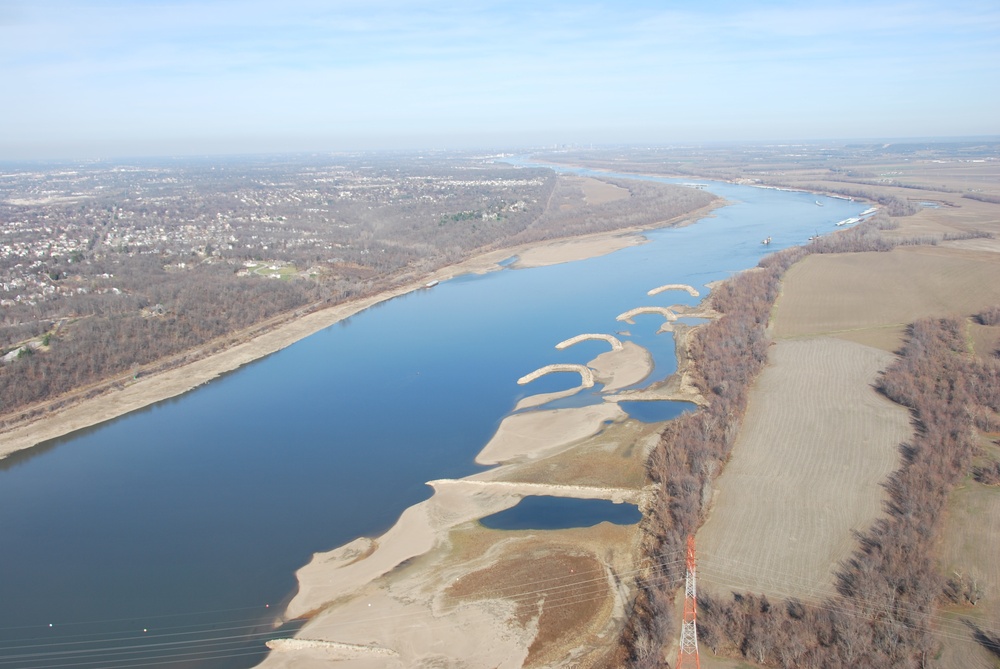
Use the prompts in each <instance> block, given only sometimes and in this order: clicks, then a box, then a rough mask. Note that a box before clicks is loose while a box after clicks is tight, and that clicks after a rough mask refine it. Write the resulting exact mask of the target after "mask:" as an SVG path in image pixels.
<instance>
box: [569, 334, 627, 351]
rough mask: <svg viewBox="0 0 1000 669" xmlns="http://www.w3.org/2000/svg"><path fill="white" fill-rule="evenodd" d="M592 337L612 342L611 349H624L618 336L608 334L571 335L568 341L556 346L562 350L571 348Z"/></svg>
mask: <svg viewBox="0 0 1000 669" xmlns="http://www.w3.org/2000/svg"><path fill="white" fill-rule="evenodd" d="M590 339H603V340H604V341H606V342H608V343H609V344H611V350H612V351H620V350H622V343H621V340H619V339H618V338H617V337H612V336H611V335H607V334H581V335H577V336H575V337H570V338H569V339H567V340H566V341H561V342H559V343H558V344H556V348H557V349H559V350H560V351H561V350H563V349H564V348H569V347H570V346H572V345H573V344H579V343H580V342H582V341H587V340H590Z"/></svg>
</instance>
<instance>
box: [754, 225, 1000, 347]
mask: <svg viewBox="0 0 1000 669" xmlns="http://www.w3.org/2000/svg"><path fill="white" fill-rule="evenodd" d="M998 209H1000V207H998ZM997 303H1000V254H998V253H990V252H986V251H966V250H962V249H955V248H946V247H940V246H911V247H902V248H898V249H896V250H894V251H891V252H889V253H855V254H833V255H812V256H809V257H807V258H806V259H805V260H803V261H802V262H800V263H798V264H797V265H795V266H793V267H792V268H791V269H790V270H789V271H788V274H787V275H786V276H785V281H784V283H783V288H782V293H781V296H780V297H779V298H778V305H777V308H778V313H779V314H780V318H778V319H777V320H776V321H775V322H774V326H773V334H774V336H775V337H778V338H788V337H801V336H812V335H819V334H829V335H833V336H836V337H839V338H841V339H848V340H852V341H858V342H861V343H865V344H868V345H871V346H876V347H878V348H882V349H884V350H889V351H892V350H895V349H896V348H898V346H899V344H900V343H901V340H900V339H899V337H900V335H901V334H902V333H903V331H904V328H905V325H906V324H907V323H911V322H913V321H915V320H917V319H919V318H925V317H932V316H967V315H971V314H974V313H976V312H978V311H980V310H981V309H983V308H984V307H987V306H990V305H994V304H997Z"/></svg>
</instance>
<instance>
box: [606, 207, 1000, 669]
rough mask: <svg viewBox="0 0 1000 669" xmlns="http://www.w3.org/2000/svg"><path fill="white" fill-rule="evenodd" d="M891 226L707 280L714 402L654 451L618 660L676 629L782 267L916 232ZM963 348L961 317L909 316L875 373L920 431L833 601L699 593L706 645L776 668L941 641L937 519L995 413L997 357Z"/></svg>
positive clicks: (697, 376)
mask: <svg viewBox="0 0 1000 669" xmlns="http://www.w3.org/2000/svg"><path fill="white" fill-rule="evenodd" d="M891 227H893V226H892V222H891V220H890V219H888V218H887V217H885V216H884V215H883V214H880V215H878V216H876V217H873V218H872V219H869V220H868V221H866V222H864V223H862V224H860V225H858V226H855V227H854V228H852V229H848V230H844V231H840V232H838V233H837V234H835V235H831V236H829V237H823V238H820V239H817V240H815V241H814V242H813V243H811V244H809V245H808V246H805V247H797V248H792V249H786V250H784V251H781V252H779V253H776V254H773V255H771V256H768V257H766V258H764V259H763V260H762V261H761V263H760V265H759V266H758V267H757V268H755V269H753V270H749V271H746V272H743V273H741V274H739V275H737V276H735V277H733V278H732V279H730V280H728V281H726V282H724V283H723V284H721V285H720V286H719V287H717V288H716V289H715V290H713V292H712V294H711V296H710V298H709V300H710V306H711V307H712V308H713V309H714V310H715V311H717V312H719V313H720V314H721V316H720V317H719V318H718V319H716V320H714V321H713V322H711V323H709V324H707V325H705V326H703V327H701V328H699V329H698V330H696V331H695V332H694V333H693V336H692V337H691V343H690V352H691V358H692V360H694V361H695V363H694V365H693V366H692V369H691V375H692V380H693V382H694V383H695V385H696V386H697V387H698V389H699V391H700V392H701V393H702V395H703V396H704V397H705V398H706V399H707V400H708V402H707V405H706V406H704V407H702V408H701V409H700V410H699V411H697V412H694V413H692V414H687V415H685V416H683V417H681V418H678V419H675V420H674V421H671V422H670V423H669V424H668V425H667V427H666V428H665V429H664V431H663V433H662V435H661V438H660V441H659V443H658V445H657V446H656V448H655V449H654V450H653V452H652V454H651V456H650V458H649V460H648V463H647V472H648V475H649V477H650V479H651V480H652V481H653V482H654V484H655V490H656V496H655V499H654V502H653V503H652V504H651V508H650V510H649V512H648V513H647V514H646V516H645V517H644V519H643V521H642V525H641V530H642V537H643V538H642V542H643V543H642V551H643V555H644V556H645V561H644V564H643V567H642V571H641V573H640V575H639V577H638V578H637V579H636V590H637V594H636V598H635V601H634V603H633V607H632V610H631V612H630V615H629V617H628V619H627V621H626V624H625V627H624V631H623V633H622V636H621V639H620V644H619V647H618V650H617V656H616V661H617V663H618V664H621V665H627V666H631V667H637V668H654V667H661V666H663V652H664V649H665V648H666V647H667V646H669V645H670V644H671V643H672V642H673V640H674V639H673V635H674V633H675V631H676V627H677V625H676V624H675V621H674V598H675V595H676V592H677V590H678V588H680V587H681V586H682V585H683V580H684V564H683V559H682V557H683V555H684V548H685V542H686V537H687V536H688V535H689V534H692V533H694V532H695V531H696V530H697V528H698V527H699V526H700V524H701V523H702V522H703V521H704V520H705V517H706V514H707V512H708V505H709V502H710V501H711V494H712V482H713V480H714V478H715V477H716V476H717V475H718V473H719V472H720V471H721V469H722V467H723V466H724V464H725V462H726V461H727V460H728V457H729V453H730V451H731V449H732V446H733V443H734V440H735V438H736V435H737V434H738V431H739V427H740V423H741V420H742V417H743V414H744V411H745V409H746V403H747V398H748V393H749V390H750V386H751V384H752V383H753V380H754V379H755V378H756V376H757V374H758V373H759V372H760V370H761V369H762V368H763V366H764V364H765V363H766V359H767V348H768V346H769V343H770V342H769V339H768V337H767V334H766V326H767V322H768V318H769V315H770V310H771V307H772V306H773V304H774V300H775V299H776V297H777V294H778V290H779V285H780V280H781V277H782V276H783V274H784V272H785V271H786V270H787V269H788V268H789V267H790V266H791V265H792V264H794V263H795V262H797V261H799V260H801V259H802V258H804V257H805V256H807V255H809V254H811V253H842V252H865V251H867V252H871V251H876V252H885V251H889V250H891V249H892V248H893V247H894V246H896V245H899V244H906V243H916V242H915V241H914V240H900V239H888V238H885V237H883V236H882V235H880V234H878V231H879V230H880V229H887V228H891ZM964 351H965V349H964V339H963V337H962V336H961V328H960V327H959V325H958V324H957V322H955V321H948V320H944V321H922V322H920V323H916V324H914V325H913V326H912V327H911V330H910V340H909V343H908V345H907V347H906V349H905V350H904V351H903V353H902V356H901V359H900V362H898V363H897V364H896V365H894V366H893V367H892V368H891V369H889V370H887V371H886V372H885V374H884V375H883V377H882V378H881V381H880V388H881V390H882V392H884V393H885V394H886V395H887V396H888V397H889V398H890V399H893V400H894V401H897V402H899V403H901V404H904V405H905V406H908V407H910V408H911V409H913V411H914V412H915V415H916V416H917V420H918V421H919V430H918V437H917V438H916V439H915V440H914V443H913V444H908V445H904V446H903V447H902V450H903V455H904V463H905V464H904V467H903V468H902V469H901V470H899V471H897V472H896V473H895V474H893V476H892V477H891V478H890V480H889V481H888V482H887V483H886V488H887V490H888V491H889V494H890V503H889V506H888V509H889V514H888V517H887V518H883V519H880V520H879V521H878V522H877V523H876V524H875V525H874V526H873V527H872V528H870V529H869V530H868V531H867V532H865V533H862V534H861V535H859V537H858V540H859V548H858V550H857V552H856V553H855V554H854V555H853V556H852V558H851V559H850V560H849V561H848V563H846V564H845V565H843V566H842V568H841V571H840V572H839V574H838V577H837V578H838V589H839V591H840V595H839V597H838V600H837V601H835V602H826V603H824V604H823V605H819V606H816V605H807V604H805V603H803V602H799V601H789V602H784V603H774V604H772V603H771V602H770V601H769V600H768V599H767V598H766V597H764V596H759V595H754V594H752V593H737V594H735V595H733V596H732V597H731V598H729V599H728V600H727V599H722V598H716V597H713V596H711V595H707V594H704V593H703V594H701V595H700V597H699V607H700V608H701V609H702V611H703V612H704V615H703V616H700V619H699V632H700V635H701V638H702V639H703V641H704V642H705V643H707V644H709V645H710V646H711V647H712V648H713V649H714V650H716V651H718V652H720V653H723V654H727V655H731V656H734V657H742V658H745V659H749V660H752V661H754V662H757V663H760V664H765V665H768V666H781V667H831V668H833V667H840V666H847V665H848V664H851V663H853V664H858V663H860V664H862V665H863V666H873V667H874V666H916V664H915V663H919V661H920V659H921V658H923V657H925V655H926V653H927V652H928V651H929V649H930V648H931V647H932V646H933V639H932V637H931V636H930V627H929V615H930V613H931V612H932V611H933V606H934V602H935V600H936V598H938V597H940V596H942V593H943V592H944V586H945V583H943V582H942V580H941V578H940V576H939V575H938V572H937V570H936V566H935V564H934V562H933V560H932V559H931V557H930V556H931V554H932V546H931V544H930V541H931V540H932V539H933V536H934V531H935V528H936V524H935V523H936V522H937V519H938V518H939V516H940V513H939V512H940V510H941V508H942V506H943V504H944V501H945V498H946V496H947V493H948V491H949V490H950V489H951V486H953V485H954V483H955V481H956V480H957V479H958V478H960V477H961V476H962V475H963V474H967V473H969V462H970V459H971V457H972V453H973V452H974V445H973V442H972V440H971V434H972V432H971V428H972V424H973V420H974V419H973V416H979V415H982V416H996V415H997V414H996V412H997V411H1000V405H998V401H1000V398H998V396H997V395H998V393H1000V378H998V377H997V374H998V373H1000V364H998V362H997V361H975V360H971V359H969V358H968V357H967V356H964V355H963V353H964ZM966 407H978V409H977V410H976V411H967V410H966ZM998 467H1000V465H998ZM984 470H985V468H984ZM983 476H985V477H989V476H992V474H991V473H989V472H986V471H984V473H983ZM965 586H966V584H954V583H953V584H951V589H952V590H957V591H959V592H962V591H967V590H968V588H967V587H965Z"/></svg>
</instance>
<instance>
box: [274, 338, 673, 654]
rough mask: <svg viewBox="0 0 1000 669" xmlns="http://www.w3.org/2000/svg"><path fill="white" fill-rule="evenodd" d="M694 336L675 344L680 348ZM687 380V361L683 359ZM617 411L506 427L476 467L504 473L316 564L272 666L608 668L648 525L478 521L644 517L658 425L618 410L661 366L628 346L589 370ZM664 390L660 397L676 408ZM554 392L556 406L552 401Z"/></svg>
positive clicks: (430, 503) (605, 408)
mask: <svg viewBox="0 0 1000 669" xmlns="http://www.w3.org/2000/svg"><path fill="white" fill-rule="evenodd" d="M687 334H688V333H686V332H683V333H682V332H677V333H674V335H673V336H674V337H675V340H677V345H678V347H679V348H680V347H682V346H684V345H685V343H686V342H687V341H688V336H687ZM678 358H679V359H680V360H681V361H684V366H683V367H680V368H679V369H678V372H677V374H676V377H677V378H681V377H684V376H686V373H687V372H688V369H687V368H686V365H687V361H688V360H689V358H688V356H687V355H686V353H685V354H682V355H679V356H678ZM587 366H588V368H590V369H592V370H593V371H594V375H595V377H596V379H597V380H598V381H600V382H601V383H602V384H604V386H603V391H602V395H604V397H603V399H604V400H605V402H603V403H601V404H597V405H592V406H585V407H578V408H564V409H557V410H547V409H545V408H544V407H539V404H540V401H542V400H544V399H551V397H549V396H546V395H541V396H529V397H527V398H524V400H522V402H521V403H520V404H519V407H537V408H535V410H524V409H522V410H521V411H518V412H515V413H513V414H511V415H509V416H507V417H506V418H505V419H504V420H503V421H502V422H501V424H500V426H499V428H498V429H497V431H496V433H495V434H494V436H493V438H492V439H491V440H490V441H489V442H488V443H487V444H486V445H485V447H484V448H483V449H482V450H481V451H480V453H479V455H478V456H477V458H476V461H477V462H480V463H486V464H492V465H495V466H494V467H493V468H492V469H490V470H488V471H486V472H482V473H479V474H474V475H472V476H468V477H466V478H463V479H447V480H437V481H430V482H429V483H428V485H429V486H431V487H432V488H433V494H432V496H431V497H430V498H429V499H427V500H425V501H424V502H421V503H419V504H417V505H415V506H412V507H410V508H408V509H407V510H406V511H404V512H403V514H402V516H401V517H400V518H399V519H398V521H397V522H396V523H395V524H394V525H393V527H392V528H391V529H390V530H389V531H387V532H386V533H385V534H383V535H381V536H379V537H377V538H374V539H371V538H359V539H356V540H354V541H352V542H350V543H348V544H346V545H344V546H341V547H339V548H336V549H334V550H332V551H329V552H325V553H317V554H315V555H314V556H313V558H312V560H311V561H310V562H309V563H308V564H307V565H306V566H304V567H303V568H302V569H300V570H299V571H298V572H297V574H296V577H297V579H298V582H299V590H298V592H297V594H296V595H295V597H294V598H293V599H292V600H291V602H290V603H289V605H288V607H287V609H286V612H285V618H286V619H294V618H301V617H304V618H308V621H307V622H306V624H305V625H304V626H303V627H302V628H301V629H300V631H299V632H298V633H297V634H296V637H295V638H294V639H288V640H286V639H281V640H277V641H274V642H271V643H269V647H271V648H272V650H273V652H272V653H271V654H270V655H269V656H268V657H267V659H266V660H265V661H264V662H263V663H262V664H261V665H259V666H260V667H263V668H265V669H277V668H286V667H299V666H308V665H309V663H314V664H315V666H325V665H326V663H328V662H332V661H336V662H337V666H338V667H339V666H343V667H358V668H360V667H386V668H397V667H398V668H402V667H412V666H426V665H429V664H430V663H437V664H441V665H442V666H444V665H448V666H452V665H453V664H457V663H460V664H461V665H462V666H467V667H482V668H483V669H486V668H487V667H511V668H513V667H522V666H565V667H570V666H572V667H602V666H608V664H609V663H610V662H611V661H612V657H611V654H612V653H613V652H614V651H615V647H616V639H617V638H618V635H619V634H620V632H621V629H622V626H623V624H624V621H625V618H626V615H627V611H628V607H629V603H630V602H631V601H632V598H633V597H634V585H633V579H634V574H635V573H636V570H637V568H638V560H639V557H640V556H641V551H640V542H641V538H642V533H641V531H640V530H639V526H638V525H632V526H616V525H611V524H609V523H601V524H599V525H597V526H594V527H586V528H571V529H562V530H545V531H544V532H536V531H530V530H526V531H499V530H491V529H488V528H486V527H484V526H482V525H480V524H479V522H478V520H479V519H480V518H483V517H485V516H488V515H491V514H493V513H497V512H499V511H502V510H504V509H508V508H510V507H513V506H515V505H516V504H517V503H518V502H520V501H521V499H523V498H524V497H527V496H551V497H569V498H577V499H605V500H609V501H612V502H615V503H630V504H635V505H637V506H638V507H639V508H640V510H642V511H644V512H645V511H647V510H648V507H649V505H650V503H651V500H652V491H651V489H650V487H649V481H648V479H647V476H646V472H645V466H646V460H647V458H648V455H649V453H650V452H651V451H652V449H653V448H654V447H655V445H656V444H657V443H658V441H659V438H660V436H659V432H660V429H662V426H661V425H656V424H643V423H641V422H639V421H635V420H631V419H629V418H628V416H627V414H625V412H623V411H622V410H621V409H620V408H618V406H617V405H616V403H615V402H616V401H617V400H620V399H624V397H625V396H626V393H619V392H618V390H619V389H620V388H621V387H622V382H623V381H628V382H629V384H631V383H635V382H639V381H641V380H642V379H644V378H647V377H648V376H649V374H650V373H652V371H653V367H654V363H653V359H652V356H650V355H649V353H648V351H645V349H642V348H641V347H639V346H637V345H636V344H634V343H632V342H626V343H625V345H624V346H622V347H621V348H618V349H614V348H613V349H612V350H610V351H606V352H604V353H601V354H600V355H599V356H597V358H595V359H594V360H591V361H590V362H588V364H587ZM665 386H670V387H677V388H679V387H680V386H681V384H680V383H678V382H677V381H676V380H675V379H674V378H673V377H672V378H671V381H670V382H668V381H662V382H659V383H654V384H653V386H652V387H651V389H650V391H649V392H650V393H653V394H655V395H656V396H657V398H658V399H677V398H676V397H673V396H672V395H671V393H670V392H668V391H665V390H664V387H665ZM549 395H552V394H549Z"/></svg>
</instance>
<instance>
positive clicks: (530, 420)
mask: <svg viewBox="0 0 1000 669" xmlns="http://www.w3.org/2000/svg"><path fill="white" fill-rule="evenodd" d="M626 417H627V414H626V413H625V412H624V411H622V410H621V409H620V408H619V407H618V406H617V405H615V404H598V405H594V406H587V407H579V408H574V409H554V410H552V411H533V412H530V413H518V414H514V415H513V416H508V417H507V418H505V419H504V420H503V422H501V423H500V427H499V429H497V432H496V434H495V435H494V436H493V438H492V439H491V440H490V442H489V443H488V444H486V447H485V448H484V449H483V450H482V451H481V452H480V453H479V455H478V456H476V462H478V463H479V464H481V465H496V464H500V463H503V462H510V461H512V460H516V459H522V458H528V459H536V458H541V457H545V456H549V455H554V454H555V453H558V452H560V451H563V450H565V449H566V448H568V447H570V446H572V445H573V444H574V443H576V442H578V441H581V440H583V439H586V438H587V437H591V436H593V435H595V434H597V433H598V432H600V431H601V428H602V427H603V426H604V424H605V423H606V422H608V421H619V420H624V419H625V418H626Z"/></svg>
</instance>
